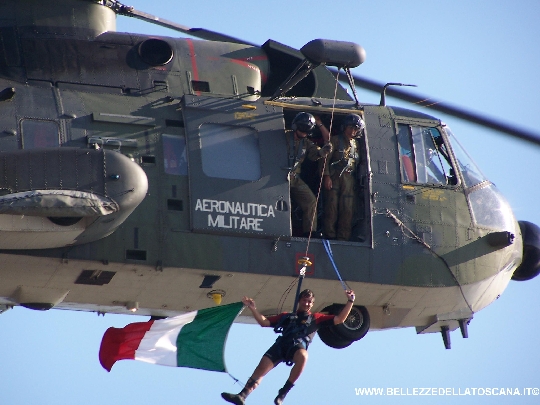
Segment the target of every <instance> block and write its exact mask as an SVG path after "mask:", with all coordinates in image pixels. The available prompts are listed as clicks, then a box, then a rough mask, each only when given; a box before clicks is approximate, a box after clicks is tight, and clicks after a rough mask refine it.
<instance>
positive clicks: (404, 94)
mask: <svg viewBox="0 0 540 405" xmlns="http://www.w3.org/2000/svg"><path fill="white" fill-rule="evenodd" d="M334 72H335V71H334ZM338 74H339V78H340V80H343V81H347V75H346V74H345V73H344V72H341V71H340V72H339V73H338ZM353 80H354V83H355V85H356V86H358V87H360V88H363V89H366V90H370V91H374V92H377V93H379V94H380V93H381V91H382V89H383V87H384V84H383V83H378V82H376V81H373V80H370V79H365V78H363V77H360V76H356V75H353ZM386 95H387V96H388V97H395V98H397V99H399V100H403V101H407V102H409V103H413V104H417V105H419V106H421V107H426V108H430V109H432V110H435V111H438V112H441V113H444V114H447V115H450V116H452V117H456V118H459V119H462V120H464V121H467V122H471V123H473V124H477V125H480V126H483V127H485V128H489V129H493V130H495V131H498V132H501V133H503V134H506V135H510V136H512V137H514V138H517V139H521V140H524V141H527V142H530V143H533V144H535V145H537V146H540V134H535V133H533V132H530V131H527V130H525V129H522V128H517V127H515V126H512V125H509V124H507V123H504V122H502V121H498V120H495V119H493V118H488V117H485V116H482V115H480V114H478V113H475V112H472V111H469V110H465V109H463V108H461V107H456V106H453V105H450V104H448V103H444V102H442V101H436V100H433V99H430V98H429V97H425V96H421V95H418V94H414V93H411V92H409V91H405V90H402V89H400V88H397V87H389V88H388V89H387V90H386Z"/></svg>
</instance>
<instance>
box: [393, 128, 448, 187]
mask: <svg viewBox="0 0 540 405" xmlns="http://www.w3.org/2000/svg"><path fill="white" fill-rule="evenodd" d="M397 138H398V145H399V148H398V149H399V157H400V164H401V177H402V180H403V181H404V182H405V183H425V184H439V185H445V186H447V185H456V184H457V178H456V176H455V172H454V169H453V168H452V163H451V160H450V155H449V153H448V150H447V148H446V145H445V144H444V140H443V137H442V136H441V133H440V131H439V130H438V129H437V128H431V127H420V126H414V125H407V124H399V125H398V136H397Z"/></svg>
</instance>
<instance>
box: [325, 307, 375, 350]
mask: <svg viewBox="0 0 540 405" xmlns="http://www.w3.org/2000/svg"><path fill="white" fill-rule="evenodd" d="M342 308H343V306H342V305H332V306H330V307H328V308H325V309H326V310H327V311H328V312H329V313H331V314H333V315H337V314H339V313H340V312H341V309H342ZM369 325H370V319H369V312H368V310H367V308H366V307H363V306H361V305H358V306H356V305H355V306H353V307H352V309H351V313H350V314H349V316H348V317H347V319H346V320H345V322H343V323H342V324H339V325H334V326H331V327H330V328H329V329H330V330H332V332H334V334H335V335H336V336H338V337H340V338H342V339H344V340H351V341H353V342H354V341H356V340H360V339H362V338H363V337H364V336H366V333H368V330H369Z"/></svg>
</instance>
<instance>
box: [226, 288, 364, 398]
mask: <svg viewBox="0 0 540 405" xmlns="http://www.w3.org/2000/svg"><path fill="white" fill-rule="evenodd" d="M345 295H346V296H347V303H346V304H345V306H344V307H343V309H342V310H341V312H340V313H339V314H338V315H325V314H322V313H319V312H316V313H311V312H310V311H311V308H312V307H313V304H314V302H315V296H314V294H313V291H311V290H308V289H306V290H303V291H302V292H301V293H300V294H299V296H298V309H297V311H296V312H295V313H282V314H280V315H275V316H270V317H268V318H267V317H265V316H264V315H262V314H261V313H260V312H259V311H258V310H257V307H256V305H255V301H254V300H253V299H252V298H248V297H244V298H243V299H242V302H243V303H244V305H245V306H247V307H248V308H249V309H250V310H251V312H252V314H253V317H254V318H255V320H256V321H257V322H258V323H259V325H261V326H263V327H273V328H274V331H275V332H276V333H280V334H281V336H279V337H278V338H277V339H276V342H275V343H274V344H273V345H272V346H271V347H270V348H269V349H268V350H267V351H266V353H265V354H264V355H263V356H262V358H261V361H260V362H259V365H258V366H257V367H256V368H255V371H254V372H253V374H252V375H251V377H250V378H249V380H248V381H247V383H246V385H245V387H244V389H243V390H242V391H240V393H238V394H229V393H227V392H223V393H222V394H221V396H222V398H223V399H224V400H225V401H227V402H230V403H232V404H235V405H243V404H244V403H245V399H246V397H247V396H248V395H249V394H250V393H251V392H252V391H253V390H254V389H255V388H257V386H258V385H259V384H260V382H261V380H262V378H263V377H264V376H265V375H266V374H268V372H269V371H270V370H272V369H273V368H274V367H276V366H277V365H278V364H279V363H281V362H285V363H286V364H287V365H289V366H291V365H292V366H293V367H292V369H291V373H290V375H289V378H288V380H287V382H286V383H285V385H284V386H283V388H281V389H280V390H279V392H278V395H277V397H276V398H275V399H274V404H275V405H281V404H282V403H283V400H284V399H285V396H286V395H287V393H288V392H289V390H290V389H291V388H292V387H293V386H294V383H295V382H296V380H298V377H300V374H302V371H303V370H304V367H305V366H306V362H307V359H308V354H307V349H308V346H309V344H310V343H311V340H312V338H313V335H314V334H315V332H317V330H318V329H319V328H321V327H325V326H331V325H338V324H340V323H343V322H345V319H347V317H348V316H349V313H350V311H351V309H352V307H353V303H354V298H355V296H354V291H352V290H346V291H345Z"/></svg>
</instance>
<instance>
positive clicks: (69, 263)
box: [0, 254, 512, 333]
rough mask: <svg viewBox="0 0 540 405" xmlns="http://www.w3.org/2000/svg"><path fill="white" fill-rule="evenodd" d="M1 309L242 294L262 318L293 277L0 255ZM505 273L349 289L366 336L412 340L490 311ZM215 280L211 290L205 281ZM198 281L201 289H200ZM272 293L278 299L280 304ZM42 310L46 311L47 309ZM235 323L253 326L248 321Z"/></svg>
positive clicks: (331, 288) (320, 294) (188, 301)
mask: <svg viewBox="0 0 540 405" xmlns="http://www.w3.org/2000/svg"><path fill="white" fill-rule="evenodd" d="M0 260H1V261H2V263H3V266H2V267H1V268H0V278H1V279H2V280H3V282H2V285H1V286H0V305H1V307H0V308H1V309H2V310H4V311H5V310H7V309H9V308H10V307H12V306H15V305H22V306H26V307H29V308H32V309H48V308H50V307H53V306H54V308H56V309H68V310H79V311H93V312H97V313H98V314H105V313H117V314H133V313H134V310H135V309H137V311H136V314H137V315H149V316H160V317H167V316H173V315H178V314H180V313H183V312H187V311H191V310H194V309H200V308H206V307H210V306H213V305H215V304H214V301H213V300H212V295H213V294H215V293H217V294H218V295H220V296H221V297H222V298H223V303H229V302H236V301H238V300H240V298H241V297H242V296H243V295H244V294H245V291H251V292H252V293H253V292H256V293H255V294H253V295H254V296H253V298H255V299H256V301H257V306H258V308H259V309H260V310H261V312H262V313H264V314H265V315H271V314H276V313H280V312H282V311H288V310H290V308H291V307H292V305H293V301H294V292H293V293H287V291H286V290H287V286H289V285H290V284H292V283H293V282H294V281H295V280H296V278H293V277H285V276H282V277H279V276H270V275H264V274H253V273H251V274H244V273H236V272H222V271H215V272H212V273H211V277H213V279H212V280H210V282H209V284H208V285H206V286H205V285H203V284H204V283H205V282H208V281H207V280H208V279H207V278H205V277H208V276H209V272H208V271H204V270H197V269H190V268H182V269H180V268H169V267H163V268H156V267H152V266H144V265H138V264H137V265H135V264H112V263H111V264H108V263H103V262H88V261H79V260H69V259H65V260H58V259H57V258H49V259H45V258H35V257H29V256H24V257H21V256H20V255H16V254H1V255H0ZM511 275H512V272H511V271H509V270H507V271H501V272H499V273H498V274H496V275H494V276H493V277H490V278H487V279H485V280H483V281H480V282H477V283H473V284H469V285H466V286H462V287H457V286H456V287H406V286H395V285H394V286H392V285H382V284H374V283H363V282H349V283H348V284H349V285H350V287H351V288H353V289H354V290H355V291H356V295H357V301H356V302H357V304H358V305H362V306H365V307H366V308H367V309H368V311H369V314H370V318H371V329H379V330H381V329H392V328H404V327H416V330H417V332H418V333H429V332H439V331H440V330H441V326H448V328H449V330H454V329H456V328H457V327H458V321H459V320H462V319H464V320H470V319H471V318H472V316H473V313H474V312H477V311H479V310H480V309H482V308H484V307H485V306H487V305H489V304H490V303H491V302H493V301H494V300H495V299H497V298H498V296H499V295H500V294H501V293H502V291H503V290H504V289H505V288H506V286H507V284H508V282H509V280H510V278H511ZM213 280H218V281H217V282H216V283H215V285H213V283H212V281H213ZM201 281H202V283H201ZM303 287H305V288H310V289H312V290H313V291H314V292H315V294H316V302H315V307H314V310H316V311H320V310H322V309H323V308H325V307H327V306H329V305H331V304H333V303H342V302H344V298H345V297H344V294H343V292H342V290H341V286H340V284H339V281H338V280H337V279H336V280H335V281H330V280H326V279H317V278H312V277H309V276H308V277H306V279H305V280H304V284H303ZM276 291H279V292H282V293H283V296H282V297H281V298H280V296H279V295H278V294H276ZM47 304H49V306H48V307H47ZM238 322H242V323H253V318H251V317H240V318H239V319H238Z"/></svg>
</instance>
